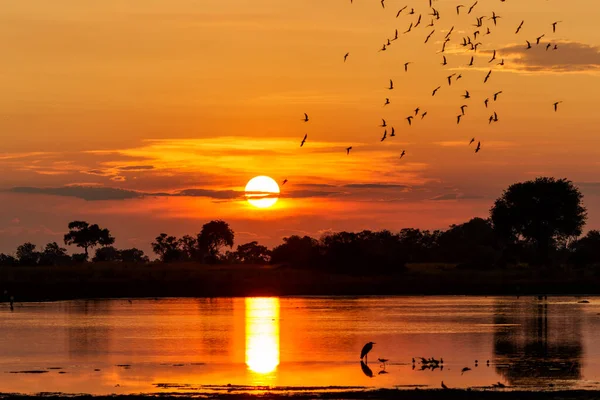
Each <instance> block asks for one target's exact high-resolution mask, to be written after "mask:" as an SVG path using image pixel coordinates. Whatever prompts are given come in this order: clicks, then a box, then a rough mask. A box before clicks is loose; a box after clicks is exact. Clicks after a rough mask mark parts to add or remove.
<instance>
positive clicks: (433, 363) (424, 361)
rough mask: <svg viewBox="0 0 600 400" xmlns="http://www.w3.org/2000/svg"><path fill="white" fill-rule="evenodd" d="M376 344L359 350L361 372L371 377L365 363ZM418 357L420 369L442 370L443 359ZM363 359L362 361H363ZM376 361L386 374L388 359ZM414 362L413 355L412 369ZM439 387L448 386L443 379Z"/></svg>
mask: <svg viewBox="0 0 600 400" xmlns="http://www.w3.org/2000/svg"><path fill="white" fill-rule="evenodd" d="M374 344H376V343H375V342H368V343H366V344H365V345H364V346H363V348H362V350H361V351H360V366H361V369H362V370H363V372H364V373H365V375H367V376H368V377H370V378H372V377H373V371H372V370H371V369H370V368H369V367H368V366H367V364H368V363H369V360H368V355H369V352H370V351H371V350H373V345H374ZM418 358H419V359H420V363H421V367H420V370H421V371H424V370H426V369H429V370H432V371H433V370H435V369H438V368H439V369H440V370H443V369H444V359H443V358H440V359H439V360H437V359H435V358H434V357H431V358H425V357H418ZM363 360H364V361H363ZM377 361H379V362H380V363H381V370H380V371H379V374H380V375H381V374H387V373H388V372H387V370H386V365H387V363H388V361H389V359H386V358H378V359H377ZM416 363H417V360H416V359H415V358H414V357H413V359H412V369H413V370H414V369H415V368H416ZM486 365H487V366H488V367H489V366H490V360H487V361H486ZM478 366H479V361H478V360H475V367H478ZM469 371H472V368H470V367H464V368H462V369H461V370H460V374H461V375H464V373H465V372H469ZM491 386H492V387H493V388H504V387H506V385H505V384H503V383H502V382H497V383H494V384H492V385H491ZM441 387H442V389H448V386H447V385H446V384H445V383H444V381H442V383H441Z"/></svg>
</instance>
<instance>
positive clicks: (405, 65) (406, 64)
mask: <svg viewBox="0 0 600 400" xmlns="http://www.w3.org/2000/svg"><path fill="white" fill-rule="evenodd" d="M408 64H412V62H410V61H409V62H406V63H404V72H408Z"/></svg>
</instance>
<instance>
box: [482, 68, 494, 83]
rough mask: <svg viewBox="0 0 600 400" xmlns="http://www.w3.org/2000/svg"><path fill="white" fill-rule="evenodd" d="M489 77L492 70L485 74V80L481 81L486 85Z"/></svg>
mask: <svg viewBox="0 0 600 400" xmlns="http://www.w3.org/2000/svg"><path fill="white" fill-rule="evenodd" d="M490 75H492V70H491V69H490V72H488V73H487V75H486V76H485V79H484V80H483V83H486V82H487V81H488V79H490Z"/></svg>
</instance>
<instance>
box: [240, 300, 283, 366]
mask: <svg viewBox="0 0 600 400" xmlns="http://www.w3.org/2000/svg"><path fill="white" fill-rule="evenodd" d="M246 365H247V366H248V369H249V370H250V371H252V372H255V373H257V374H263V375H268V374H272V373H273V372H275V370H276V369H277V366H278V365H279V299H278V298H246Z"/></svg>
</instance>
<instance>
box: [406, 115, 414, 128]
mask: <svg viewBox="0 0 600 400" xmlns="http://www.w3.org/2000/svg"><path fill="white" fill-rule="evenodd" d="M412 119H413V116H412V115H410V116H408V117H406V120H407V121H408V125H410V126H412Z"/></svg>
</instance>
